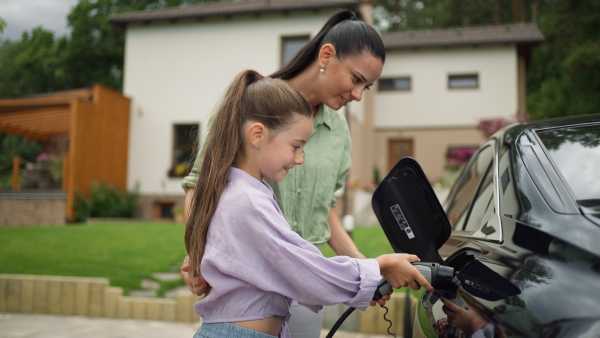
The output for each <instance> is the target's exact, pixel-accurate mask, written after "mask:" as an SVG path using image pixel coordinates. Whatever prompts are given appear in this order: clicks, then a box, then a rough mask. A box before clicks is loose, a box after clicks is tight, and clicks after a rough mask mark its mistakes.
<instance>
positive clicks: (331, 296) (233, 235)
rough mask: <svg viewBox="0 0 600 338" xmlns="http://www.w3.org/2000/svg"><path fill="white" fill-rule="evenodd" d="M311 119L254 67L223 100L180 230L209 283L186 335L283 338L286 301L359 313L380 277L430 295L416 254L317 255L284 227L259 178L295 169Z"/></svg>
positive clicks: (194, 269) (285, 88)
mask: <svg viewBox="0 0 600 338" xmlns="http://www.w3.org/2000/svg"><path fill="white" fill-rule="evenodd" d="M312 115H313V114H312V111H311V109H310V107H309V106H308V104H307V102H306V101H305V100H304V98H303V97H302V96H301V95H300V93H298V91H296V90H294V89H293V88H291V86H290V85H289V84H287V83H286V82H285V81H283V80H281V79H272V78H268V77H267V78H264V77H262V76H261V75H260V74H258V73H257V72H255V71H253V70H247V71H244V72H242V73H240V74H239V75H238V76H237V77H236V79H235V80H234V81H233V83H232V84H231V85H230V87H229V89H228V90H227V92H226V94H225V96H224V97H223V100H222V102H221V104H220V105H219V108H218V109H217V111H216V113H215V116H214V118H213V120H212V124H211V129H210V131H209V133H208V138H207V140H206V147H205V149H206V151H205V154H204V158H203V161H202V166H201V169H200V175H199V180H198V184H197V187H198V189H196V191H195V195H194V198H193V204H192V208H190V216H189V220H188V222H187V226H186V231H185V245H186V250H187V253H188V257H189V261H190V264H189V270H190V274H191V275H201V276H202V278H204V279H205V281H206V282H207V284H208V285H209V286H208V291H209V292H207V294H206V296H205V297H203V298H202V299H200V300H198V301H197V302H196V303H195V304H194V310H195V312H196V313H197V314H198V315H200V316H201V317H202V325H201V326H200V327H199V328H198V332H197V333H196V335H194V338H215V337H247V338H274V337H281V338H284V337H291V335H290V332H289V328H288V325H287V324H288V319H289V318H290V315H291V313H290V307H291V303H292V300H293V299H297V300H298V301H301V302H303V304H306V306H309V307H311V308H312V309H314V310H315V311H317V310H319V309H321V308H322V305H331V304H340V303H343V304H346V305H348V306H352V307H355V308H358V309H361V310H365V309H366V308H367V306H369V304H370V303H371V301H372V299H373V295H374V294H375V290H376V289H377V285H378V284H379V283H380V276H381V275H383V276H384V277H385V278H386V280H387V281H388V282H389V283H390V285H393V286H395V287H402V286H411V287H412V288H413V289H415V290H418V289H419V288H420V287H421V286H422V287H425V288H426V289H428V290H429V291H433V289H432V287H431V285H429V283H428V282H427V280H426V279H425V277H423V276H422V275H421V274H420V273H419V271H418V270H417V269H416V268H415V267H414V266H413V265H411V262H416V261H418V257H417V256H414V255H408V254H387V255H382V256H379V257H377V258H375V259H356V258H350V257H344V256H342V257H332V258H326V257H324V256H323V255H322V254H321V252H320V251H319V249H317V248H316V247H315V246H314V245H313V244H312V243H310V242H308V241H306V240H305V239H303V238H302V237H300V236H299V235H298V234H297V233H295V232H294V231H292V230H291V229H290V227H289V224H288V223H287V221H286V219H285V218H284V216H283V213H282V212H281V209H280V208H279V206H278V204H277V201H276V199H275V197H274V193H273V190H272V189H271V187H270V186H269V184H267V183H266V182H265V181H264V179H265V178H269V179H270V180H271V181H274V182H278V181H281V180H283V179H284V178H285V177H286V176H287V175H288V173H289V172H291V171H292V169H293V168H297V166H301V165H302V164H303V163H304V154H303V148H304V145H305V144H306V143H307V140H308V139H309V137H310V136H311V133H312V131H313V124H312ZM223 140H227V142H223Z"/></svg>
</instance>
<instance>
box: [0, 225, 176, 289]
mask: <svg viewBox="0 0 600 338" xmlns="http://www.w3.org/2000/svg"><path fill="white" fill-rule="evenodd" d="M184 229H185V227H184V225H181V224H175V223H172V224H168V223H167V224H157V223H156V224H155V223H135V222H131V223H111V224H98V225H77V226H65V227H62V226H58V227H20V228H0V257H2V259H1V260H0V273H10V274H33V275H59V276H79V277H106V278H109V279H110V283H111V285H112V286H120V287H122V288H123V289H124V291H125V292H126V293H128V292H129V290H130V289H139V288H140V282H141V280H142V278H151V276H152V273H154V272H178V271H179V267H180V266H181V262H182V261H183V258H184V257H185V246H184V243H183V233H184Z"/></svg>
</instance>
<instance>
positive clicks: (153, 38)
mask: <svg viewBox="0 0 600 338" xmlns="http://www.w3.org/2000/svg"><path fill="white" fill-rule="evenodd" d="M332 13H333V10H331V11H321V12H318V13H315V12H313V11H310V12H299V13H290V14H288V15H283V14H264V15H260V16H254V15H245V16H234V17H232V18H230V19H224V18H214V19H205V20H203V21H195V20H194V21H178V22H177V23H175V24H169V23H162V24H158V23H157V24H155V23H152V24H150V25H143V24H132V25H130V26H129V27H128V29H127V31H126V42H125V65H124V86H123V87H124V89H123V91H124V94H125V95H126V96H128V97H130V98H131V99H132V109H131V122H130V123H131V129H130V150H129V154H130V155H129V166H128V183H129V186H130V188H131V189H133V187H134V186H135V185H136V183H138V182H139V184H140V185H139V191H140V193H141V194H142V195H183V190H182V188H181V185H180V184H181V178H169V177H167V172H168V170H169V168H170V166H171V158H172V142H173V141H172V140H173V139H172V137H173V136H172V133H173V131H172V129H173V124H175V123H181V124H184V123H186V124H187V123H200V124H201V127H200V128H201V131H202V132H205V131H206V128H205V126H206V122H207V120H208V118H209V116H210V114H211V112H212V110H213V108H214V105H215V104H216V102H217V101H218V100H219V99H220V97H221V95H222V93H223V92H224V90H225V89H226V87H227V85H228V84H229V83H230V82H231V80H232V79H233V78H234V77H235V75H237V74H238V73H239V72H240V71H242V70H245V69H255V70H257V71H259V72H261V73H262V74H265V75H268V74H270V73H272V72H273V71H275V70H277V69H278V68H279V66H280V62H281V60H280V57H281V51H280V45H281V37H282V36H293V35H310V36H314V35H315V34H316V33H317V32H318V30H319V29H320V28H321V26H322V25H323V23H324V22H325V21H326V20H327V18H328V17H329V16H330V15H331V14H332Z"/></svg>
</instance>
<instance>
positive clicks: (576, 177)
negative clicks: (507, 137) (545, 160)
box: [537, 125, 600, 200]
mask: <svg viewBox="0 0 600 338" xmlns="http://www.w3.org/2000/svg"><path fill="white" fill-rule="evenodd" d="M537 134H538V136H539V138H540V139H541V140H542V142H543V143H544V146H545V147H546V149H547V150H548V154H549V156H550V157H552V160H553V161H554V163H555V164H556V166H557V167H558V169H559V170H560V172H561V174H562V175H563V177H564V178H565V180H566V181H567V184H568V185H569V186H570V188H571V190H572V191H573V192H574V193H575V195H576V198H577V200H593V199H596V200H598V199H600V126H598V125H593V126H583V127H576V128H564V129H552V130H544V131H538V132H537Z"/></svg>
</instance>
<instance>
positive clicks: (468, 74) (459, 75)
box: [447, 72, 480, 90]
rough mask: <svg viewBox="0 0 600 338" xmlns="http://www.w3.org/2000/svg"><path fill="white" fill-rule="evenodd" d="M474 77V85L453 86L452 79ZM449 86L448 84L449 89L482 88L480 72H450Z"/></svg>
mask: <svg viewBox="0 0 600 338" xmlns="http://www.w3.org/2000/svg"><path fill="white" fill-rule="evenodd" d="M473 77H474V78H475V85H474V86H453V85H452V80H456V79H459V80H461V79H468V78H473ZM447 86H448V89H451V90H455V89H456V90H460V89H479V88H480V79H479V73H477V72H473V73H459V74H448V82H447Z"/></svg>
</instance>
